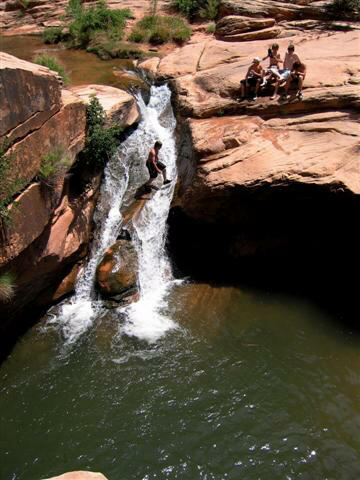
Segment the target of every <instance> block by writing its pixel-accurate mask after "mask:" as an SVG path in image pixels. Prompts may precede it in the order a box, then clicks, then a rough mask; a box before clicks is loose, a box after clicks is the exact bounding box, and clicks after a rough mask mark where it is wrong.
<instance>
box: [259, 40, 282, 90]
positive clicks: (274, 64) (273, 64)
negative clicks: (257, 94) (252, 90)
mask: <svg viewBox="0 0 360 480" xmlns="http://www.w3.org/2000/svg"><path fill="white" fill-rule="evenodd" d="M267 58H269V59H270V63H269V68H267V69H266V71H265V72H264V76H263V81H262V84H261V87H264V86H265V85H266V83H267V82H270V81H271V80H280V79H281V74H280V72H279V70H280V68H279V64H280V63H283V61H282V60H281V57H280V54H279V45H278V44H277V43H273V44H272V45H271V48H269V50H268V54H267V55H266V57H264V58H263V60H266V59H267Z"/></svg>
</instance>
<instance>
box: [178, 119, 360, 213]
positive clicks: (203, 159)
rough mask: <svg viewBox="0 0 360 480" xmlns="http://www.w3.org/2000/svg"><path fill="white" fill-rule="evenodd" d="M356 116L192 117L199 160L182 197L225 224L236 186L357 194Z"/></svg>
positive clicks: (359, 138)
mask: <svg viewBox="0 0 360 480" xmlns="http://www.w3.org/2000/svg"><path fill="white" fill-rule="evenodd" d="M359 120H360V114H357V115H355V114H354V113H349V112H347V111H326V112H322V113H316V114H302V115H291V116H289V115H288V116H286V117H282V118H281V119H269V120H267V121H263V120H261V119H260V118H258V117H226V118H212V119H206V120H190V121H189V131H190V136H191V137H190V138H191V142H192V144H193V148H194V154H195V157H196V159H197V161H198V162H200V163H199V165H198V167H197V171H196V173H195V177H194V184H193V186H192V187H191V188H190V189H188V190H187V191H186V193H185V194H184V196H183V197H182V198H181V199H180V203H181V205H182V208H183V210H184V211H185V212H186V213H187V214H188V215H190V216H192V217H194V218H201V219H203V220H204V219H205V220H207V221H217V222H219V221H221V217H222V216H225V217H226V221H227V222H229V221H231V219H232V218H233V221H234V222H237V219H236V216H234V217H233V216H231V215H229V205H228V204H229V202H231V192H232V191H233V190H234V189H242V190H243V191H244V190H248V191H249V192H251V191H253V190H254V189H259V188H263V189H269V188H271V187H272V186H279V185H281V186H282V187H286V186H290V185H292V184H308V185H309V184H312V185H322V186H323V187H326V188H327V189H328V190H330V191H331V190H337V189H339V190H341V191H347V192H349V193H350V194H352V195H360V164H359V161H358V155H359V150H358V148H359V142H360V123H359Z"/></svg>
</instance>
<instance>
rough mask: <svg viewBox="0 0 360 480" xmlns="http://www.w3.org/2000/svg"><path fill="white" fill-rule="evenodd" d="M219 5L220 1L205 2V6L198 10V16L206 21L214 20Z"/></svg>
mask: <svg viewBox="0 0 360 480" xmlns="http://www.w3.org/2000/svg"><path fill="white" fill-rule="evenodd" d="M219 5H220V0H207V1H206V4H205V6H204V7H203V8H201V9H200V16H201V17H203V18H207V19H208V20H215V18H216V17H217V14H218V9H219Z"/></svg>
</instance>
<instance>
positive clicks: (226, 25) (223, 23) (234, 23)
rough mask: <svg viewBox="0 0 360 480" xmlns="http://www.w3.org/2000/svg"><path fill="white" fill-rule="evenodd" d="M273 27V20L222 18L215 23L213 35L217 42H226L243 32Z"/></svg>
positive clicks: (237, 17) (238, 17) (233, 16)
mask: <svg viewBox="0 0 360 480" xmlns="http://www.w3.org/2000/svg"><path fill="white" fill-rule="evenodd" d="M274 25H275V20H274V19H273V18H250V17H241V16H237V15H229V16H227V17H223V18H222V19H221V20H219V21H218V22H217V23H216V30H215V35H216V38H218V39H219V40H226V39H227V38H228V37H230V38H231V37H233V36H234V35H239V34H241V33H245V32H252V31H255V30H262V29H264V28H270V27H273V26H274Z"/></svg>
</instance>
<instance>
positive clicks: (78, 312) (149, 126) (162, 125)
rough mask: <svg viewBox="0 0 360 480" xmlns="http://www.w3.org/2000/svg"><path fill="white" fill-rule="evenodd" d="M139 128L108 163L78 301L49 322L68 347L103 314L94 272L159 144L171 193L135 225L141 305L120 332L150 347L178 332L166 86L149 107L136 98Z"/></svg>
mask: <svg viewBox="0 0 360 480" xmlns="http://www.w3.org/2000/svg"><path fill="white" fill-rule="evenodd" d="M137 101H138V105H139V108H140V111H141V122H140V124H139V126H138V128H137V129H136V131H134V133H133V134H132V135H130V136H129V137H128V138H127V139H126V140H125V142H123V143H122V144H121V145H120V147H119V149H118V151H117V153H116V154H115V155H114V156H113V157H112V158H111V160H110V161H109V162H108V164H107V166H106V168H105V173H104V181H103V184H102V187H101V192H100V200H99V202H98V205H97V208H96V212H95V216H94V219H95V223H96V230H95V234H94V240H93V243H92V248H91V254H90V259H89V261H88V263H87V265H86V266H85V268H84V270H83V272H82V274H81V275H80V278H79V280H78V282H77V285H76V291H75V295H74V296H73V297H72V298H71V299H70V300H69V301H66V302H64V303H63V304H62V306H61V308H60V310H59V313H58V314H57V315H55V316H54V317H53V319H52V320H50V321H49V324H50V325H52V326H53V327H54V326H55V327H56V328H59V329H60V330H61V332H62V335H63V336H64V338H65V341H66V343H67V344H69V343H74V342H75V341H76V340H77V339H78V338H79V337H80V336H81V335H83V334H84V333H85V332H86V331H87V330H88V329H89V327H90V326H91V325H92V323H93V321H94V319H95V318H96V317H97V315H98V314H99V313H100V312H101V310H102V303H101V301H99V300H97V294H96V291H95V289H94V280H95V273H96V267H97V265H98V263H99V261H100V260H101V258H102V256H103V254H104V251H105V250H106V249H107V248H108V247H109V246H111V245H112V244H113V243H114V242H115V240H116V237H117V235H118V233H119V230H120V226H121V220H122V218H121V214H120V208H121V205H122V202H123V198H124V195H125V192H126V190H127V187H128V184H129V181H130V185H131V186H132V188H133V187H134V184H138V186H139V182H140V184H141V183H144V182H145V181H146V180H147V178H148V172H147V171H146V167H145V160H146V158H147V155H148V152H149V149H150V148H151V147H152V146H153V145H154V143H155V141H156V140H161V142H162V143H163V147H162V149H161V151H160V155H159V157H160V160H161V161H163V163H165V164H166V166H167V171H168V177H170V178H171V179H173V180H174V181H173V183H172V184H171V186H170V187H168V188H166V189H164V190H160V191H159V192H157V193H156V195H155V196H154V197H153V198H152V199H151V200H150V201H149V202H147V204H146V206H145V208H144V209H143V212H142V214H141V215H140V217H139V218H138V220H137V222H136V225H134V227H135V230H136V237H137V238H135V239H134V241H135V246H136V249H137V252H138V256H139V283H140V300H139V302H138V303H136V304H133V305H131V306H129V307H128V308H126V309H122V310H121V311H122V312H123V313H125V315H126V322H125V325H124V326H123V327H122V332H123V333H126V334H128V335H132V336H136V337H138V338H140V339H144V340H147V341H148V342H150V343H151V342H155V341H156V340H157V339H158V338H160V337H161V336H162V335H164V334H165V333H166V332H167V331H168V330H170V329H173V328H175V327H176V325H175V323H174V322H173V321H172V320H171V318H169V317H168V316H167V315H166V307H167V302H166V294H167V292H168V290H169V288H170V286H171V285H172V281H173V279H172V273H171V267H170V263H169V260H168V258H167V256H166V254H165V249H164V246H165V239H166V221H167V216H168V212H169V208H170V202H171V198H172V195H173V190H174V185H175V177H176V149H175V135H174V130H175V125H176V122H175V118H174V115H173V112H172V108H171V92H170V90H169V88H168V87H167V86H160V87H152V88H151V96H150V102H149V105H148V106H146V105H145V103H144V101H143V99H142V98H141V96H140V95H139V96H138V97H137Z"/></svg>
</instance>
